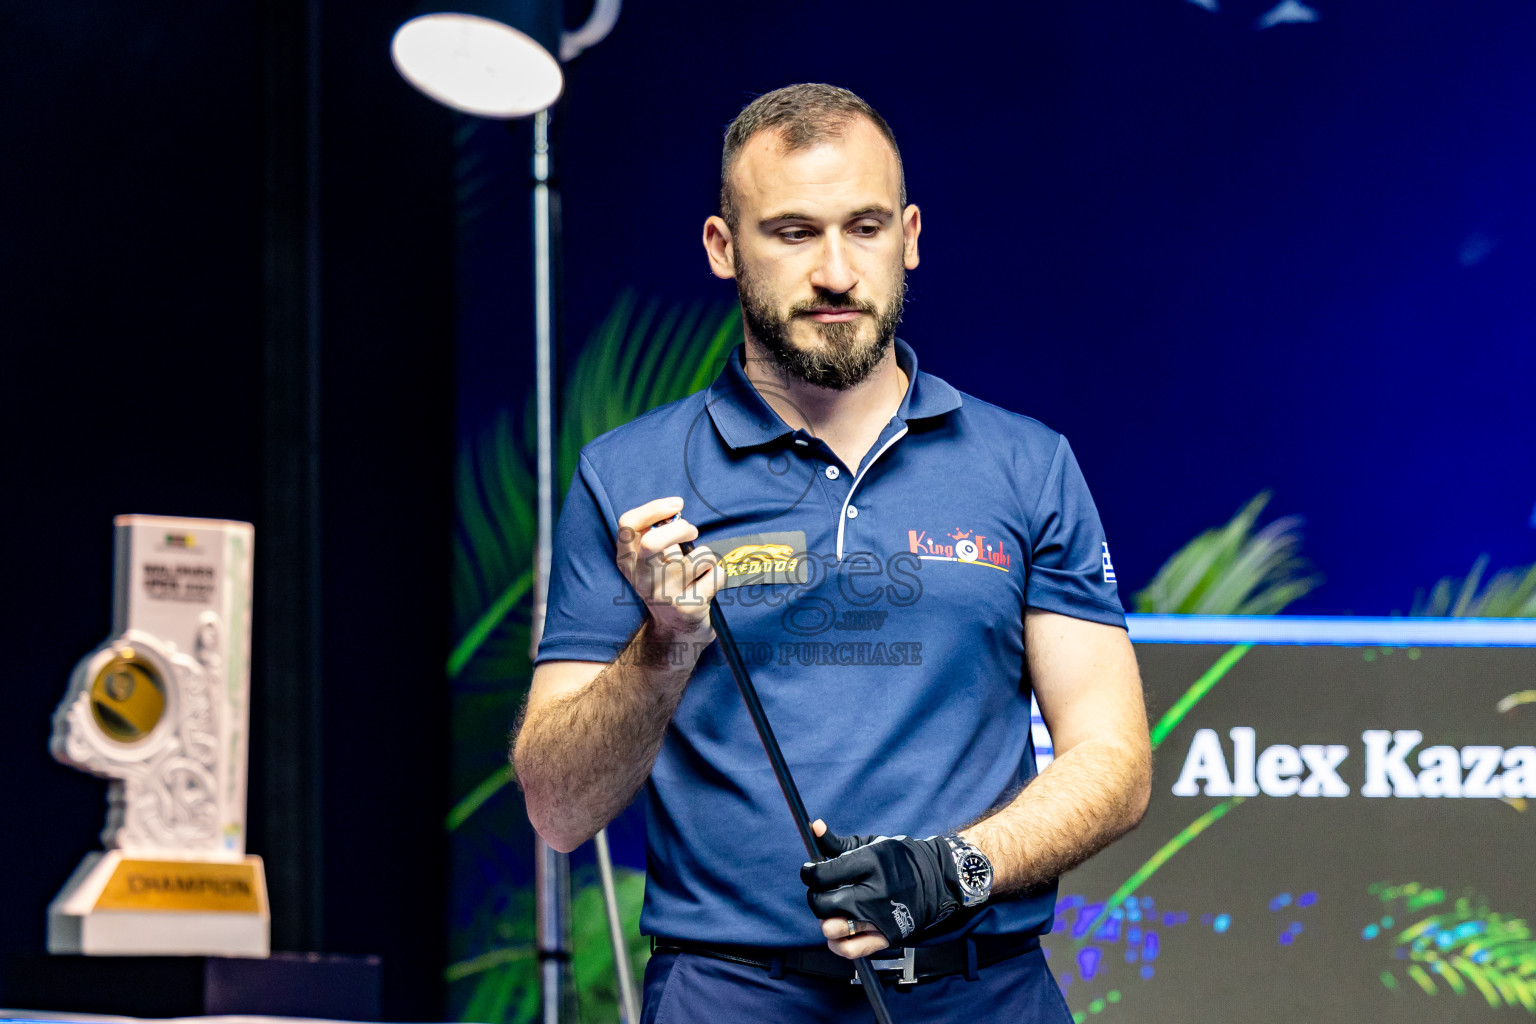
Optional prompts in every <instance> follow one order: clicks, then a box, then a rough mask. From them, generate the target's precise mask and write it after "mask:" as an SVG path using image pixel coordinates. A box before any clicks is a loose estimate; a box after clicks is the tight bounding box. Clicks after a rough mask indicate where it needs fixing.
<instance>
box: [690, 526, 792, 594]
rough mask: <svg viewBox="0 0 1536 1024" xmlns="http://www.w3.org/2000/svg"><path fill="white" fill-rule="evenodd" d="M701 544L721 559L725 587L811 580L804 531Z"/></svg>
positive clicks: (724, 538) (729, 538) (734, 538)
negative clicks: (705, 545)
mask: <svg viewBox="0 0 1536 1024" xmlns="http://www.w3.org/2000/svg"><path fill="white" fill-rule="evenodd" d="M704 543H706V544H708V545H709V549H710V550H711V551H713V552H715V553H716V554H718V555H719V556H720V567H721V568H722V569H724V570H725V584H724V586H725V587H726V588H730V587H745V586H750V585H752V584H756V583H770V584H772V583H779V584H784V583H792V584H803V583H805V582H806V581H807V580H808V579H810V567H809V566H807V565H806V564H805V531H803V530H790V531H786V532H783V533H754V534H747V535H746V536H741V537H722V538H718V539H716V538H710V539H708V540H706V541H705V542H704Z"/></svg>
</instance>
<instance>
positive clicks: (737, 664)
mask: <svg viewBox="0 0 1536 1024" xmlns="http://www.w3.org/2000/svg"><path fill="white" fill-rule="evenodd" d="M680 547H681V548H682V551H683V554H685V555H686V554H689V553H691V552H692V551H693V544H692V543H689V542H686V541H685V542H684V543H683V544H682V545H680ZM709 620H710V622H711V623H713V624H714V627H715V637H716V639H718V640H719V641H720V650H721V651H722V652H724V654H725V660H726V663H727V664H729V665H730V666H731V675H733V676H735V677H736V688H737V689H738V690H740V691H741V699H742V702H743V703H745V704H746V705H747V714H749V715H751V716H752V724H753V726H755V727H756V728H757V737H758V739H760V740H762V741H763V750H765V751H767V753H768V761H769V763H770V764H772V765H773V775H774V778H776V779H778V780H779V789H780V790H781V791H782V792H783V793H784V802H785V803H787V804H789V813H790V816H791V817H793V818H794V819H795V828H797V829H799V830H800V841H801V842H803V843H805V853H806V856H808V857H810V858H811V860H813V861H821V860H825V859H826V858H825V857H823V856H822V855H821V849H820V847H818V846H817V845H816V833H815V832H812V831H811V816H810V815H809V814H808V813H806V810H805V801H803V800H801V799H800V789H799V787H797V786H796V785H795V779H794V776H792V775H790V774H789V765H788V764H786V763H785V761H784V751H783V750H781V749H779V741H778V740H777V739H775V738H774V735H773V726H771V725H769V724H768V715H767V714H766V713H764V711H763V702H762V701H761V700H759V699H758V697H757V687H755V686H753V685H752V676H751V675H750V674H749V673H748V672H747V663H746V662H745V661H743V660H742V658H741V650H740V649H739V648H738V647H737V646H736V638H735V636H733V635H732V634H731V627H730V626H728V625H726V622H725V615H724V614H723V613H722V612H721V611H720V602H719V601H718V600H717V599H716V598H713V597H711V598H710V599H709ZM853 969H854V971H855V972H857V973H858V976H859V981H860V983H861V984H862V985H863V986H864V994H865V995H866V996H868V997H869V1006H870V1009H872V1010H874V1011H875V1020H876V1021H877V1022H878V1024H892V1021H891V1011H889V1010H887V1009H886V1008H885V992H884V991H883V990H882V989H881V988H880V980H879V979H878V978H877V977H876V976H875V969H874V967H873V966H872V965H871V964H870V962H869V958H867V957H859V958H858V959H857V960H855V961H854V962H853Z"/></svg>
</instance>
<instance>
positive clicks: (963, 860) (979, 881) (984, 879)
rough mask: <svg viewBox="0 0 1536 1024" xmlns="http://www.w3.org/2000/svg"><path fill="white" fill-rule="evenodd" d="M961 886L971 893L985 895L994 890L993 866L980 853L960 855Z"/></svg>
mask: <svg viewBox="0 0 1536 1024" xmlns="http://www.w3.org/2000/svg"><path fill="white" fill-rule="evenodd" d="M960 885H961V886H962V887H963V888H965V889H966V890H967V891H969V892H976V893H985V892H987V891H988V890H990V889H991V888H992V865H991V864H990V863H988V862H987V858H985V857H983V856H982V855H981V854H979V853H974V852H972V853H962V854H961V855H960Z"/></svg>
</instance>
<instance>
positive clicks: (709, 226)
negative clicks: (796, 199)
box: [704, 207, 916, 281]
mask: <svg viewBox="0 0 1536 1024" xmlns="http://www.w3.org/2000/svg"><path fill="white" fill-rule="evenodd" d="M914 209H916V207H914ZM735 245H736V240H735V239H734V238H732V237H731V229H730V226H729V225H727V224H726V223H725V218H724V217H710V218H709V219H708V220H706V221H705V222H704V255H705V256H706V257H708V259H709V272H710V273H711V274H714V275H715V276H716V277H718V278H721V279H722V280H726V281H729V280H730V279H731V278H733V277H735V276H736V259H735V257H736V250H735Z"/></svg>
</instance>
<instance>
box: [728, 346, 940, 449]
mask: <svg viewBox="0 0 1536 1024" xmlns="http://www.w3.org/2000/svg"><path fill="white" fill-rule="evenodd" d="M895 348H896V365H897V366H899V367H901V369H902V372H904V373H905V374H906V375H907V393H906V394H905V395H903V396H902V398H901V406H900V407H899V408H898V409H897V410H896V416H897V418H898V419H900V420H902V421H903V422H911V421H912V420H921V419H929V418H932V417H934V416H942V415H944V414H945V413H947V412H953V411H954V410H956V409H958V408H960V401H961V399H960V392H958V391H956V390H955V389H954V388H952V387H950V386H949V385H948V384H947V383H945V382H944V381H943V380H940V379H939V378H938V377H935V376H934V375H933V374H931V373H922V372H920V371H919V370H918V368H917V353H916V352H913V351H912V346H910V345H908V344H907V343H906V342H904V341H902V340H901V339H900V338H897V339H896V341H895ZM745 349H746V346H745V345H738V346H736V348H735V350H734V351H733V352H732V353H731V356H730V358H729V359H727V360H726V362H725V367H724V368H723V369H722V370H721V371H720V375H719V376H718V377H716V378H715V382H714V383H713V384H711V385H710V386H709V391H708V393H707V394H706V395H705V403H706V407H707V408H708V409H709V415H710V419H712V420H713V421H714V424H715V429H716V430H718V431H719V432H720V436H721V437H722V438H723V439H724V440H725V443H726V444H728V445H729V446H730V447H732V448H753V447H757V446H759V445H765V444H768V443H769V442H771V441H776V440H778V439H779V438H781V437H784V436H785V435H786V434H793V433H794V430H793V429H792V428H791V427H790V426H789V424H787V423H785V422H784V421H783V420H782V419H780V418H779V414H778V413H776V412H774V411H773V408H772V407H771V406H769V404H768V403H767V402H766V401H764V400H763V396H762V395H760V394H758V392H757V389H756V388H755V387H753V386H752V382H751V381H750V380H748V379H747V373H746V370H745V369H744V368H743V367H742V357H743V355H744V353H745Z"/></svg>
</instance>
